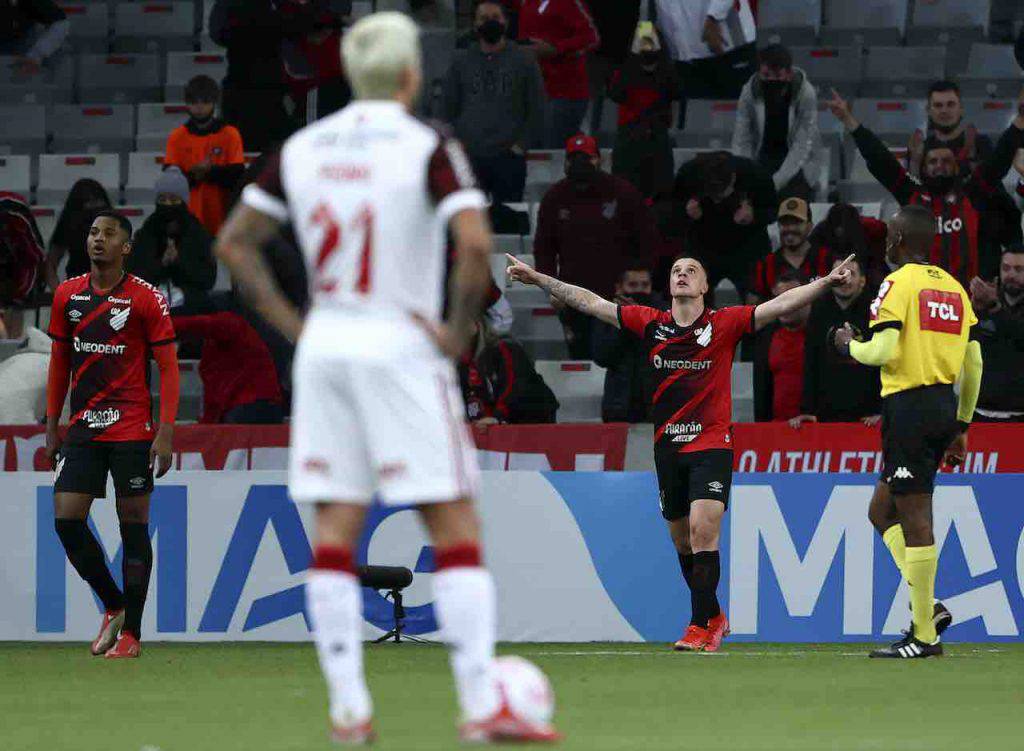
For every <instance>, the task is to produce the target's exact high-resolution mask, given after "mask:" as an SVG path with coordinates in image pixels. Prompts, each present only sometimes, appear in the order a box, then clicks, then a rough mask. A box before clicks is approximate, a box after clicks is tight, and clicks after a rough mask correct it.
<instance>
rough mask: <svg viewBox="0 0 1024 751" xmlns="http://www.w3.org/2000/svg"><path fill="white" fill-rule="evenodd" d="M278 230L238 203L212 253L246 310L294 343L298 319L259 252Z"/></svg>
mask: <svg viewBox="0 0 1024 751" xmlns="http://www.w3.org/2000/svg"><path fill="white" fill-rule="evenodd" d="M279 227H280V225H279V224H278V222H277V220H275V219H273V218H272V217H269V216H267V215H266V214H264V213H263V212H261V211H257V210H256V209H254V208H251V207H249V206H246V205H245V204H244V203H239V204H238V206H237V207H236V208H235V209H234V211H232V212H231V215H230V216H229V217H228V219H227V221H226V222H225V223H224V226H223V227H222V228H221V230H220V233H219V235H218V236H217V245H216V253H217V257H218V258H219V259H220V260H221V261H223V262H224V265H225V266H227V267H228V270H229V271H230V272H231V276H232V277H233V278H234V280H235V283H236V284H237V285H238V288H239V290H241V292H242V295H243V296H244V297H245V299H246V300H247V301H248V303H249V305H250V307H252V309H253V310H255V311H256V312H257V313H259V314H260V315H261V316H263V318H265V319H266V321H267V322H268V323H269V324H270V325H271V326H273V327H274V328H276V329H277V330H278V331H280V332H281V334H283V335H284V336H285V337H286V338H287V339H288V340H289V341H291V342H295V341H297V340H298V338H299V333H300V332H301V331H302V316H301V314H300V313H299V310H298V308H296V307H295V306H294V305H293V304H292V303H291V301H290V300H288V298H287V297H285V296H284V294H283V293H282V292H281V289H280V288H279V287H278V286H277V283H276V282H275V281H274V276H273V274H272V273H271V271H270V267H269V266H267V263H266V261H265V260H264V258H263V252H262V249H263V246H264V245H266V243H267V242H269V241H270V240H271V238H273V237H274V236H275V235H276V234H277V232H278V229H279Z"/></svg>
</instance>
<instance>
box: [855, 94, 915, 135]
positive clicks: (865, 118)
mask: <svg viewBox="0 0 1024 751" xmlns="http://www.w3.org/2000/svg"><path fill="white" fill-rule="evenodd" d="M853 115H854V117H856V118H857V119H858V120H860V122H862V123H863V124H864V125H866V126H867V127H868V128H870V129H871V130H872V131H874V133H875V135H877V136H878V137H879V138H881V139H882V140H883V141H885V140H890V141H893V142H895V143H904V144H905V143H907V141H908V140H909V139H910V134H911V133H913V132H914V129H915V128H924V127H925V125H927V123H928V114H927V102H926V101H925V100H924V99H858V100H857V101H856V102H854V104H853Z"/></svg>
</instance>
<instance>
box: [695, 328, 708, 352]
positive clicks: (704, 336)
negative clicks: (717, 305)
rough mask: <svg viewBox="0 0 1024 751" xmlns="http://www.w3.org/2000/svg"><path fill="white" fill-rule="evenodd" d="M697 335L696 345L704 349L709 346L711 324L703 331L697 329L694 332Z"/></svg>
mask: <svg viewBox="0 0 1024 751" xmlns="http://www.w3.org/2000/svg"><path fill="white" fill-rule="evenodd" d="M694 333H695V334H696V335H697V344H699V345H700V346H702V347H706V346H708V345H709V344H711V324H710V323H709V324H708V325H707V326H705V327H704V329H703V330H701V329H697V330H696V331H695V332H694Z"/></svg>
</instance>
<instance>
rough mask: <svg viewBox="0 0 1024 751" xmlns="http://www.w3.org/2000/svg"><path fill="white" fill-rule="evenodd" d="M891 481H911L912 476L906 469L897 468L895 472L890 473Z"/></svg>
mask: <svg viewBox="0 0 1024 751" xmlns="http://www.w3.org/2000/svg"><path fill="white" fill-rule="evenodd" d="M892 476H893V479H895V480H913V479H914V475H913V473H911V471H910V470H909V469H907V468H906V467H897V468H896V471H895V472H893V473H892Z"/></svg>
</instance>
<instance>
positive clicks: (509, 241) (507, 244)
mask: <svg viewBox="0 0 1024 751" xmlns="http://www.w3.org/2000/svg"><path fill="white" fill-rule="evenodd" d="M494 253H495V254H496V255H500V256H501V257H502V258H504V257H505V253H511V254H512V255H514V256H520V255H522V253H523V238H522V237H520V236H519V235H495V236H494Z"/></svg>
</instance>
